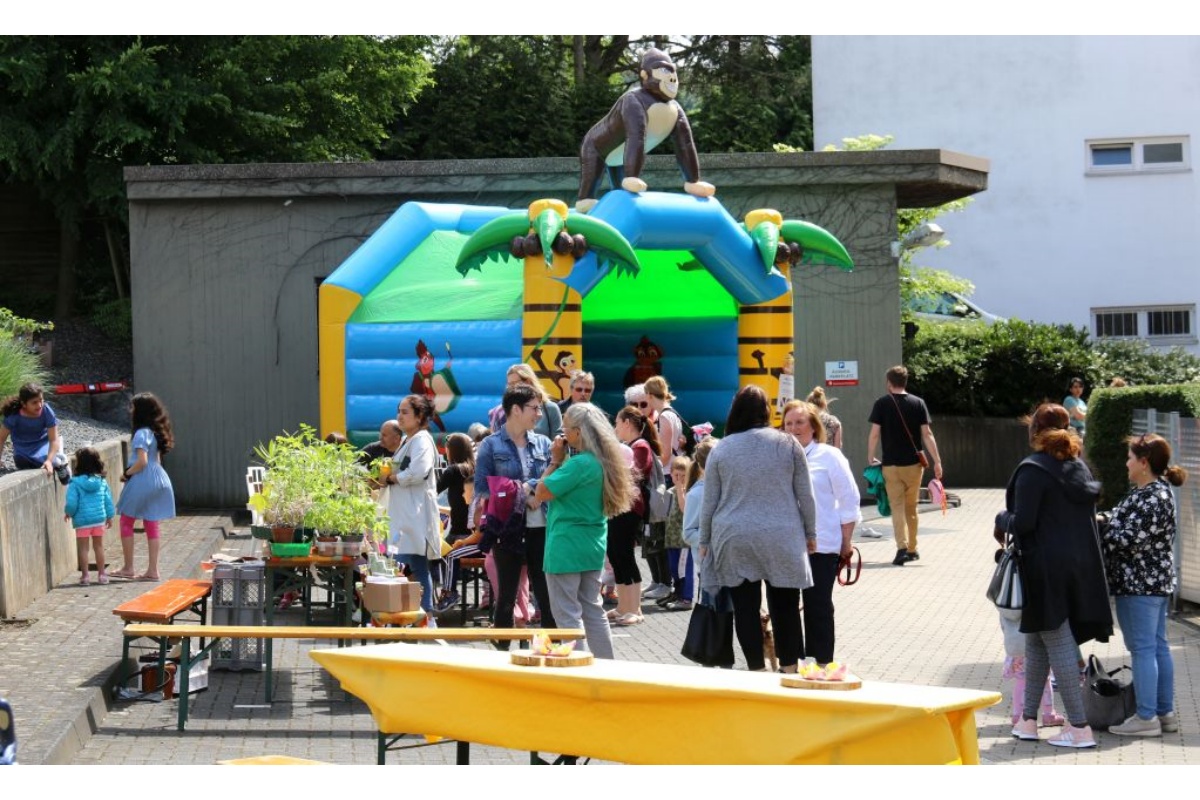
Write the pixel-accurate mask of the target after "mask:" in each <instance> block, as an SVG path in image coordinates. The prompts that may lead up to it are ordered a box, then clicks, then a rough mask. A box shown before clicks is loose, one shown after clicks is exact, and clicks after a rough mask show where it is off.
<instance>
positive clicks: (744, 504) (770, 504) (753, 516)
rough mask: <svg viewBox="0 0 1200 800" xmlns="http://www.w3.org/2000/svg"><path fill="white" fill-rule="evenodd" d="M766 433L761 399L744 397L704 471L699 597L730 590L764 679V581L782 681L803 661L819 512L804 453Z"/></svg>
mask: <svg viewBox="0 0 1200 800" xmlns="http://www.w3.org/2000/svg"><path fill="white" fill-rule="evenodd" d="M770 423H771V406H770V403H769V402H768V400H767V395H766V393H765V392H764V391H763V390H762V389H760V388H759V387H757V386H754V385H750V386H745V387H743V388H742V389H741V390H740V391H739V392H738V393H737V395H736V396H735V397H734V398H733V405H732V406H730V408H729V418H728V419H727V420H726V422H725V438H724V439H722V440H721V442H720V444H718V445H717V447H716V448H715V449H714V450H713V451H712V455H710V456H709V457H708V466H707V468H706V469H705V482H704V505H703V510H702V511H701V514H700V572H701V582H702V584H703V587H704V589H705V591H710V592H715V591H717V590H718V589H720V588H721V587H729V588H730V589H732V593H733V613H734V629H735V630H736V631H737V637H738V642H739V643H740V644H741V646H742V653H743V654H744V655H745V657H746V665H747V666H748V667H749V669H751V670H763V669H765V668H766V666H765V663H764V659H763V636H762V624H761V621H760V620H759V608H760V607H761V605H762V583H763V581H766V584H767V608H768V610H769V611H770V614H771V624H772V626H773V628H774V635H775V653H776V656H777V657H778V658H779V664H780V666H781V667H782V669H783V671H784V672H795V671H796V665H797V663H798V662H799V661H800V659H801V658H803V656H804V636H803V633H802V631H801V628H800V592H801V590H802V589H807V588H808V587H809V586H812V582H813V581H812V572H811V570H810V568H809V564H808V554H809V553H812V552H814V551H815V550H816V546H817V524H816V514H817V510H816V509H817V506H816V503H815V501H814V500H813V493H812V483H811V481H810V480H809V477H808V461H807V460H806V459H805V457H804V448H802V447H801V446H800V443H799V442H797V441H796V439H795V438H794V437H792V436H788V435H787V434H785V433H783V432H782V431H777V430H775V429H773V428H771V427H769V426H770Z"/></svg>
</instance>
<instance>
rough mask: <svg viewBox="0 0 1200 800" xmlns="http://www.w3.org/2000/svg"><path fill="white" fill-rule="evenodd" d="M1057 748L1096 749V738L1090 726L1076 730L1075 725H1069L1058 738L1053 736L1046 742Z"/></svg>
mask: <svg viewBox="0 0 1200 800" xmlns="http://www.w3.org/2000/svg"><path fill="white" fill-rule="evenodd" d="M1046 741H1047V742H1048V743H1050V744H1052V745H1054V746H1055V747H1075V748H1080V749H1082V748H1085V747H1095V746H1096V738H1095V737H1094V736H1092V729H1091V727H1090V726H1088V725H1084V726H1083V727H1082V728H1076V727H1075V726H1074V725H1071V724H1070V723H1067V724H1066V725H1064V726H1063V729H1062V732H1060V733H1059V734H1058V735H1057V736H1052V737H1051V738H1049V739H1047V740H1046Z"/></svg>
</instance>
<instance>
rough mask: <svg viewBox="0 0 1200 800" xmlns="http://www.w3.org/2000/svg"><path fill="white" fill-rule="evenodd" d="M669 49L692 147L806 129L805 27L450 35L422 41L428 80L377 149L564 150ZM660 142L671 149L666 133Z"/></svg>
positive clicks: (423, 152) (759, 141) (785, 136)
mask: <svg viewBox="0 0 1200 800" xmlns="http://www.w3.org/2000/svg"><path fill="white" fill-rule="evenodd" d="M649 46H655V47H659V48H661V49H663V50H666V51H667V52H668V53H670V54H671V56H672V58H673V59H674V60H675V63H676V66H677V67H678V68H679V74H680V84H681V86H682V89H681V92H680V97H679V100H680V103H681V104H682V105H683V106H684V107H685V109H686V110H687V113H688V117H689V120H690V121H691V124H692V130H693V135H694V136H695V138H696V144H697V149H699V150H700V151H701V152H752V151H765V150H770V147H771V144H772V143H773V142H788V143H793V144H796V145H798V146H802V147H807V146H810V145H811V141H812V88H811V86H812V81H811V61H812V55H811V47H810V43H809V37H807V36H682V37H669V36H644V37H640V38H632V37H629V36H519V37H518V36H460V37H451V38H447V39H443V40H440V41H439V42H437V43H436V44H435V45H434V46H433V47H431V49H430V54H429V55H430V59H431V61H433V63H434V73H433V80H434V86H433V87H431V88H430V89H428V90H426V91H425V92H424V93H423V94H422V95H421V98H420V99H419V100H418V101H417V103H416V104H415V105H414V106H413V108H412V110H411V111H409V112H408V113H407V114H405V115H404V117H403V118H402V119H401V120H400V123H399V130H398V131H397V133H396V136H395V139H394V140H393V141H392V142H390V143H389V144H388V145H387V146H386V147H385V148H384V150H383V151H382V154H383V155H384V157H387V158H414V159H436V158H508V157H534V156H574V155H576V154H577V153H578V152H579V144H580V142H581V141H582V140H583V137H584V135H585V134H586V133H587V131H588V129H589V128H591V126H592V125H594V124H595V123H596V122H597V121H599V119H600V118H601V117H603V116H604V114H606V113H607V112H608V110H609V108H611V107H612V104H613V103H614V102H615V101H616V99H617V97H619V96H620V94H621V93H622V92H624V91H625V90H626V88H628V87H629V86H630V85H631V84H632V83H633V82H634V81H636V79H637V75H636V70H637V65H638V60H639V54H640V52H641V51H642V50H643V49H644V48H646V47H649ZM661 148H662V152H669V151H670V147H669V143H664V144H663V145H662V146H661Z"/></svg>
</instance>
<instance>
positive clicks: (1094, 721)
mask: <svg viewBox="0 0 1200 800" xmlns="http://www.w3.org/2000/svg"><path fill="white" fill-rule="evenodd" d="M1127 669H1129V667H1127V666H1124V665H1122V666H1120V667H1117V668H1116V669H1114V670H1111V671H1107V672H1106V671H1105V669H1104V665H1103V664H1101V663H1100V659H1098V658H1096V657H1095V656H1094V655H1092V656H1088V663H1087V668H1086V669H1085V670H1084V673H1083V676H1084V677H1083V712H1084V714H1086V715H1087V722H1088V725H1091V726H1092V727H1093V728H1097V729H1099V730H1107V729H1108V728H1109V727H1110V726H1112V725H1120V724H1121V723H1122V722H1124V721H1125V720H1127V719H1129V718H1130V717H1131V716H1133V715H1134V714H1135V713H1137V696H1136V694H1135V693H1134V690H1133V681H1132V679H1130V680H1129V681H1128V682H1125V681H1121V680H1118V679H1117V677H1116V676H1117V673H1119V672H1121V671H1122V670H1127ZM1130 672H1132V670H1130Z"/></svg>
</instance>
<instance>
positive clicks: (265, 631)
mask: <svg viewBox="0 0 1200 800" xmlns="http://www.w3.org/2000/svg"><path fill="white" fill-rule="evenodd" d="M538 633H552V634H553V636H554V638H555V639H582V638H584V633H583V631H582V630H579V629H576V628H572V629H556V630H553V631H549V630H543V629H541V628H474V629H469V628H345V627H336V626H305V625H297V626H284V625H192V624H178V623H177V624H173V625H161V624H132V625H126V626H125V641H126V642H127V643H128V642H129V641H130V640H131V639H136V638H142V637H145V638H148V639H154V640H156V641H157V642H158V643H159V648H160V652H161V653H162V654H163V657H164V658H165V654H166V650H167V647H168V642H169V641H170V640H171V639H179V640H181V646H180V651H179V652H180V659H179V670H178V671H177V672H176V675H177V676H178V679H179V686H178V687H177V691H176V695H177V696H178V697H179V716H178V723H177V729H178V730H181V731H182V730H183V729H184V727H185V726H186V725H187V718H188V673H189V671H190V670H191V663H192V659H193V655H194V656H196V657H200V656H202V655H204V653H205V652H207V651H208V650H209V649H211V648H212V647H213V645H215V644H216V643H217V642H218V641H219V640H221V639H268V640H270V639H336V640H340V641H363V642H368V641H370V642H444V643H449V642H490V641H510V642H512V641H529V640H531V639H532V638H533V637H534V635H535V634H538ZM194 638H199V639H200V640H201V641H203V640H204V639H205V638H207V639H209V643H208V644H207V645H201V647H200V649H199V650H197V651H196V652H195V653H194V654H193V653H192V646H191V641H192V639H194ZM126 647H128V644H127V645H126ZM160 674H161V673H160ZM266 681H267V687H268V692H267V702H271V701H272V699H273V698H272V697H271V693H270V686H271V663H270V661H268V662H267V664H266ZM385 735H392V734H383V733H381V734H380V737H381V740H380V748H381V750H380V753H381V756H380V757H381V758H382V754H383V753H384V752H386V750H387V749H388V748H387V747H385V746H384V741H383V737H384V736H385ZM403 735H404V734H395V735H394V736H393V738H392V740H391V742H389V743H388V744H389V745H390V744H393V743H394V742H395V741H396V740H397V739H399V738H400V736H403ZM380 763H382V761H381V762H380Z"/></svg>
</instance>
